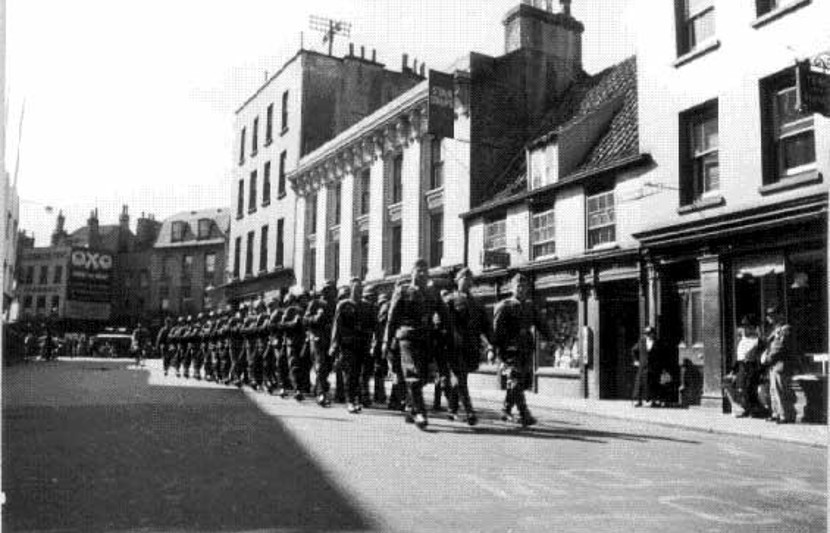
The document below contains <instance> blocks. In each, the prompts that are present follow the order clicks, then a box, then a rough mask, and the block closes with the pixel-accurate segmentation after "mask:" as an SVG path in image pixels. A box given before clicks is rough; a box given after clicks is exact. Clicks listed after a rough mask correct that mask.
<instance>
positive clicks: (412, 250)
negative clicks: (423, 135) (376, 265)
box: [401, 142, 425, 273]
mask: <svg viewBox="0 0 830 533" xmlns="http://www.w3.org/2000/svg"><path fill="white" fill-rule="evenodd" d="M401 176H402V177H401V181H402V182H403V194H402V204H403V205H402V212H401V225H402V229H401V237H402V238H401V272H402V273H403V272H408V271H409V269H410V268H412V264H413V263H414V262H415V260H416V259H417V258H419V257H423V256H424V253H423V252H424V250H423V242H422V238H421V237H422V234H423V231H422V230H421V226H422V220H423V218H424V209H425V202H424V190H423V188H422V184H421V143H420V142H416V143H413V144H411V145H409V146H408V147H406V148H404V149H403V169H402V172H401Z"/></svg>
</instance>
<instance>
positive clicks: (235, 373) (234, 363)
mask: <svg viewBox="0 0 830 533" xmlns="http://www.w3.org/2000/svg"><path fill="white" fill-rule="evenodd" d="M247 311H248V308H247V307H246V306H245V304H239V310H238V311H237V312H236V314H235V315H234V316H233V317H232V318H231V319H230V320H229V321H228V326H227V327H228V332H227V334H228V338H229V340H230V342H229V347H228V348H229V349H228V355H229V357H230V362H231V366H230V368H229V369H228V376H227V378H225V384H226V385H228V384H230V383H233V384H234V385H236V386H237V387H241V386H242V378H243V376H244V374H245V368H244V367H245V352H244V342H243V340H244V339H243V337H242V326H243V321H244V320H245V315H246V314H247Z"/></svg>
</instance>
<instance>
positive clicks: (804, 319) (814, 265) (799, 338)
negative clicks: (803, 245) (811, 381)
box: [786, 250, 828, 371]
mask: <svg viewBox="0 0 830 533" xmlns="http://www.w3.org/2000/svg"><path fill="white" fill-rule="evenodd" d="M787 268H788V272H787V280H786V287H787V299H786V300H787V319H788V321H789V323H790V324H791V325H792V327H793V330H794V332H795V335H794V338H795V340H796V349H797V351H798V353H799V354H803V355H804V356H805V363H806V365H805V369H809V367H808V366H807V365H810V364H812V363H813V362H814V361H813V359H812V356H814V355H820V354H827V353H828V342H827V316H828V315H827V311H828V309H827V260H826V256H825V254H824V253H822V252H821V251H818V250H816V251H811V252H799V253H796V254H793V255H790V256H789V257H788V262H787ZM820 369H821V365H816V367H815V368H813V369H812V370H814V371H820Z"/></svg>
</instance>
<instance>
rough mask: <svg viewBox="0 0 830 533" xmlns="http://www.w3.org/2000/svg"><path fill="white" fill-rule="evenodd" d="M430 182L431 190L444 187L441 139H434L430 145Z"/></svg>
mask: <svg viewBox="0 0 830 533" xmlns="http://www.w3.org/2000/svg"><path fill="white" fill-rule="evenodd" d="M430 159H431V163H432V164H431V166H430V175H429V177H430V181H429V188H430V189H437V188H438V187H443V186H444V161H442V160H441V139H440V138H433V139H432V142H431V143H430Z"/></svg>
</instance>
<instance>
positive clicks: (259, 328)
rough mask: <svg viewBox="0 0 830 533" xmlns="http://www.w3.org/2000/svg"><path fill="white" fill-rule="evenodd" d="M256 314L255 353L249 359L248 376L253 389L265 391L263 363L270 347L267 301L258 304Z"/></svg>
mask: <svg viewBox="0 0 830 533" xmlns="http://www.w3.org/2000/svg"><path fill="white" fill-rule="evenodd" d="M255 309H256V314H255V315H254V324H253V326H252V328H251V346H252V348H253V351H252V352H251V353H249V358H248V374H249V377H250V381H251V387H252V388H253V389H254V390H259V389H263V388H264V386H263V381H262V379H263V373H262V368H263V363H264V359H263V357H264V356H265V349H266V347H267V346H268V328H267V324H268V318H269V317H270V315H269V313H268V309H267V306H266V305H265V300H262V299H259V300H257V302H256V306H255Z"/></svg>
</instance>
